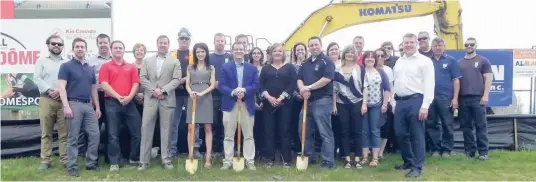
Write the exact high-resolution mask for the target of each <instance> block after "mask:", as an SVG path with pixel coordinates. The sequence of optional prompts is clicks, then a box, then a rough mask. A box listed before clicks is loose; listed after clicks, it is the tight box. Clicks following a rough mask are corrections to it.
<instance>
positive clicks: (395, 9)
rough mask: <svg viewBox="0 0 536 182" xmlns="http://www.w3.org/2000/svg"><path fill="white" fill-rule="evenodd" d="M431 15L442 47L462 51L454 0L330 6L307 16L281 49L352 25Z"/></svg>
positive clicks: (342, 3) (458, 10) (460, 30)
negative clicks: (442, 40)
mask: <svg viewBox="0 0 536 182" xmlns="http://www.w3.org/2000/svg"><path fill="white" fill-rule="evenodd" d="M431 14H433V15H434V21H435V26H434V29H435V32H436V34H437V35H438V36H440V37H442V38H443V39H444V41H445V48H446V49H452V50H456V49H463V40H462V39H463V35H462V24H461V7H460V4H459V1H457V0H456V1H454V0H441V1H426V2H408V1H396V2H394V1H393V2H359V1H349V2H348V1H343V2H339V3H330V4H328V5H327V6H324V7H322V8H320V9H318V10H316V11H314V12H313V13H312V14H311V15H309V17H308V18H307V19H306V20H305V21H304V22H303V23H302V24H301V25H300V26H299V27H298V28H297V29H296V30H295V31H294V32H293V33H292V34H291V35H290V36H289V37H288V38H287V39H286V40H285V41H284V42H283V47H284V48H285V50H290V49H291V48H292V46H293V45H294V44H295V43H297V42H304V43H306V42H307V39H308V38H309V37H312V36H319V37H324V36H326V35H329V34H331V33H333V32H335V31H338V30H340V29H343V28H346V27H350V26H354V25H359V24H365V23H372V22H381V21H388V20H397V19H405V18H413V17H421V16H426V15H431ZM401 36H402V35H401Z"/></svg>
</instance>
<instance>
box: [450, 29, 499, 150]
mask: <svg viewBox="0 0 536 182" xmlns="http://www.w3.org/2000/svg"><path fill="white" fill-rule="evenodd" d="M476 47H477V46H476V39H475V38H472V37H470V38H468V39H467V40H466V41H465V52H466V54H465V57H464V58H462V59H460V60H459V61H458V64H459V65H460V71H461V73H462V78H461V79H460V101H459V105H460V106H459V108H460V109H459V117H460V118H459V119H460V127H461V129H462V131H463V140H464V147H465V153H466V154H467V155H468V156H469V157H474V156H475V154H476V151H477V149H478V153H479V154H480V155H479V157H478V159H480V160H487V159H488V145H489V143H488V123H487V119H486V104H488V99H489V98H488V96H489V90H490V88H491V79H492V78H493V73H492V72H491V64H490V62H489V60H488V59H487V58H485V57H483V56H481V55H478V54H476ZM473 126H474V127H473ZM473 128H476V144H475V135H473Z"/></svg>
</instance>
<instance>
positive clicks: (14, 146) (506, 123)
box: [1, 115, 536, 158]
mask: <svg viewBox="0 0 536 182" xmlns="http://www.w3.org/2000/svg"><path fill="white" fill-rule="evenodd" d="M514 119H517V131H518V144H519V148H521V149H536V115H501V116H499V115H489V116H488V134H489V141H490V148H491V149H506V150H514V149H515V140H514ZM1 129H2V141H1V146H2V151H1V157H2V158H12V157H24V156H39V151H40V141H41V139H40V138H41V130H40V127H39V120H22V121H21V120H17V121H2V122H1ZM125 129H126V128H124V129H123V131H122V136H121V140H122V141H121V143H122V144H121V145H122V151H123V152H124V154H123V155H125V156H126V155H127V154H126V153H127V152H128V145H129V141H128V132H127V131H125ZM179 130H180V131H179V135H180V138H181V140H179V142H180V144H179V151H180V152H186V151H187V149H186V148H185V146H186V137H185V136H186V127H185V124H184V122H181V126H180V129H179ZM55 131H56V130H55ZM200 132H201V133H200V134H201V136H203V131H200ZM123 136H125V137H123ZM53 137H54V143H53V146H54V151H55V153H57V146H58V145H57V132H54V136H53ZM256 140H262V139H261V138H256ZM454 141H455V144H454V145H455V150H457V151H463V136H462V132H461V130H460V128H459V123H458V122H456V125H455V132H454ZM101 148H102V147H101ZM102 152H104V151H102V149H101V153H102Z"/></svg>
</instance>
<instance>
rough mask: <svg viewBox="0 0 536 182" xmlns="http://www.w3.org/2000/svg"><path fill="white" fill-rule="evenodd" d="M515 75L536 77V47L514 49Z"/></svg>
mask: <svg viewBox="0 0 536 182" xmlns="http://www.w3.org/2000/svg"><path fill="white" fill-rule="evenodd" d="M514 76H515V77H536V49H525V50H514Z"/></svg>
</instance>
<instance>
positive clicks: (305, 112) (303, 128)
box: [301, 99, 308, 156]
mask: <svg viewBox="0 0 536 182" xmlns="http://www.w3.org/2000/svg"><path fill="white" fill-rule="evenodd" d="M307 105H308V103H307V99H304V100H303V115H302V128H301V144H302V151H301V152H302V156H303V155H304V151H305V131H306V130H305V128H306V127H307Z"/></svg>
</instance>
